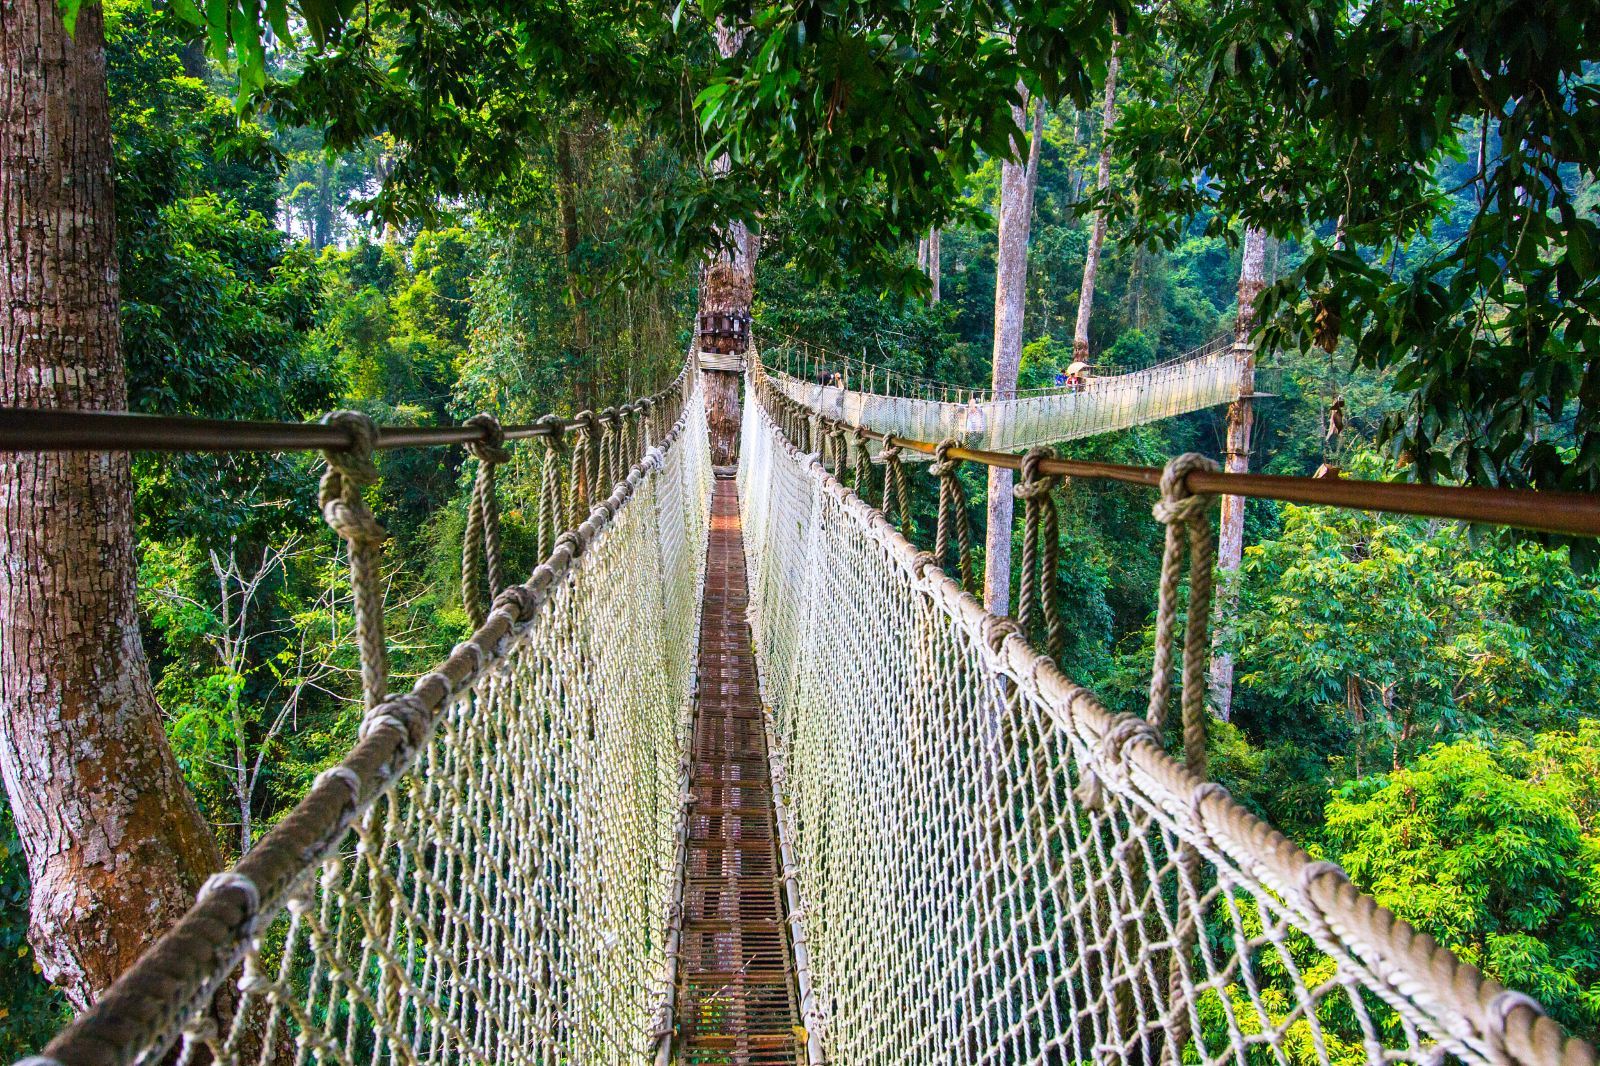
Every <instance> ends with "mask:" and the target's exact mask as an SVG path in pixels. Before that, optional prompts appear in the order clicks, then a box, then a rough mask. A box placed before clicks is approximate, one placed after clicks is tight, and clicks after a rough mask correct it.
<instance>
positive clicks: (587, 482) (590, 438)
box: [567, 411, 600, 527]
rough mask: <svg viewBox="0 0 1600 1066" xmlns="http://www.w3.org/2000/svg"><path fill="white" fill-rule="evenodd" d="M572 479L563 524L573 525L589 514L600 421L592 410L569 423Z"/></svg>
mask: <svg viewBox="0 0 1600 1066" xmlns="http://www.w3.org/2000/svg"><path fill="white" fill-rule="evenodd" d="M573 421H574V422H575V423H576V425H574V426H573V441H572V477H571V479H570V480H569V481H568V483H567V525H568V526H569V527H570V526H575V525H577V524H578V523H579V522H581V521H583V519H584V516H585V515H587V514H588V513H589V495H590V493H591V491H592V489H593V482H594V469H593V467H594V461H595V454H594V451H595V443H596V440H597V439H598V437H599V435H600V419H599V417H598V416H597V415H596V414H595V413H594V412H593V411H580V412H579V413H578V416H577V418H575V419H574V420H573Z"/></svg>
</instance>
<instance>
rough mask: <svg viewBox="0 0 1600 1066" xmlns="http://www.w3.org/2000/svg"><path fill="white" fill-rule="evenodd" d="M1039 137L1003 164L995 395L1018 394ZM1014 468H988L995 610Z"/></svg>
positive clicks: (988, 584)
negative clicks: (1023, 157)
mask: <svg viewBox="0 0 1600 1066" xmlns="http://www.w3.org/2000/svg"><path fill="white" fill-rule="evenodd" d="M1012 113H1013V117H1014V118H1015V119H1016V122H1017V125H1018V126H1019V127H1022V126H1024V124H1025V123H1026V122H1027V112H1026V111H1025V110H1024V109H1023V108H1022V107H1014V108H1012ZM1038 163H1039V148H1038V138H1034V143H1033V144H1031V145H1029V148H1028V160H1027V162H1026V163H1025V164H1017V163H1012V162H1010V161H1009V160H1008V161H1006V162H1005V163H1003V164H1001V167H1000V234H999V250H998V253H997V255H996V262H995V285H994V376H993V378H992V381H991V384H992V386H993V388H994V396H995V399H997V400H1005V399H1012V398H1014V397H1015V396H1016V394H1017V370H1018V368H1019V367H1020V366H1021V363H1022V320H1023V313H1024V311H1025V310H1026V308H1027V301H1028V231H1029V229H1030V228H1031V227H1032V224H1033V193H1032V190H1033V187H1034V185H1035V184H1036V182H1037V181H1038V178H1037V174H1038ZM1011 482H1012V478H1011V471H1009V470H1004V469H1001V468H1000V467H994V466H991V467H990V468H989V528H988V532H987V533H986V534H985V545H984V546H985V559H986V562H985V564H984V577H983V605H984V606H985V607H987V608H988V609H989V610H990V611H991V612H992V613H994V614H999V615H1004V614H1009V613H1011V514H1012V504H1013V502H1014V501H1013V499H1012V496H1011Z"/></svg>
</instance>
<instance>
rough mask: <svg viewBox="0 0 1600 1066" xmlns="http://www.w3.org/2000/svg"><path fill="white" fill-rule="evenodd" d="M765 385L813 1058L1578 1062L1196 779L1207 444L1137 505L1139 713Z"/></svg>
mask: <svg viewBox="0 0 1600 1066" xmlns="http://www.w3.org/2000/svg"><path fill="white" fill-rule="evenodd" d="M758 379H759V367H757V368H756V369H755V371H754V372H753V373H752V375H751V377H750V379H749V383H748V386H747V394H746V403H745V409H744V436H743V442H742V450H741V459H740V479H741V482H742V484H743V486H744V492H743V493H742V498H743V500H744V501H745V502H744V509H745V514H744V528H745V536H746V548H747V552H748V555H749V558H750V564H751V565H750V574H751V618H752V626H753V631H754V639H755V644H756V651H757V660H758V664H759V667H760V673H761V682H762V687H763V696H764V699H765V701H766V702H767V703H768V705H769V706H770V708H771V712H772V732H773V740H774V752H775V755H774V758H775V762H776V764H777V765H778V766H779V772H778V773H776V774H775V781H776V784H777V787H778V789H779V793H780V799H781V805H780V807H781V819H782V821H783V826H782V828H783V832H784V834H785V838H786V839H787V840H788V841H789V842H790V843H791V845H792V847H793V849H794V852H795V866H796V871H797V880H798V887H799V896H800V901H801V907H800V911H799V913H800V915H801V916H802V917H803V921H804V926H805V931H806V937H807V942H808V949H809V953H810V954H809V962H810V971H811V975H812V979H813V989H814V997H813V1002H812V1003H811V1004H810V1005H809V1008H808V1016H807V1019H806V1024H807V1026H808V1027H814V1028H815V1030H816V1031H818V1032H820V1033H821V1034H822V1039H823V1043H824V1047H825V1050H826V1054H827V1060H828V1061H830V1062H839V1063H850V1064H852V1066H861V1064H876V1063H906V1064H911V1063H926V1062H941V1063H956V1064H978V1063H983V1064H996V1066H998V1064H1001V1063H1004V1064H1007V1066H1013V1064H1024V1063H1065V1062H1125V1063H1132V1062H1137V1063H1141V1064H1146V1066H1149V1064H1156V1063H1167V1064H1172V1066H1177V1064H1178V1063H1222V1062H1235V1063H1243V1062H1249V1063H1257V1062H1259V1063H1302V1062H1308V1063H1309V1062H1318V1063H1350V1062H1370V1063H1388V1062H1397V1061H1404V1062H1419V1063H1421V1062H1427V1063H1435V1062H1442V1061H1449V1060H1451V1059H1455V1060H1459V1061H1465V1062H1474V1063H1507V1062H1514V1063H1567V1064H1571V1066H1580V1064H1581V1066H1592V1064H1594V1063H1595V1062H1596V1057H1595V1052H1594V1049H1593V1048H1591V1047H1590V1046H1589V1045H1588V1044H1586V1043H1584V1042H1582V1041H1581V1040H1577V1039H1574V1038H1570V1037H1567V1036H1566V1035H1565V1034H1564V1033H1563V1032H1562V1030H1561V1029H1560V1027H1559V1026H1558V1025H1557V1024H1556V1023H1554V1022H1553V1021H1551V1020H1550V1019H1548V1018H1546V1017H1545V1016H1544V1014H1543V1012H1542V1010H1541V1009H1540V1008H1539V1006H1538V1004H1537V1003H1535V1002H1534V1001H1533V1000H1531V999H1529V998H1528V997H1526V996H1524V995H1521V994H1519V993H1516V992H1512V991H1508V990H1506V989H1505V988H1503V987H1502V986H1500V985H1499V984H1497V983H1496V982H1494V981H1492V980H1488V979H1486V978H1485V977H1483V976H1482V975H1481V974H1480V973H1479V972H1478V971H1477V970H1476V969H1474V968H1473V967H1471V966H1468V965H1466V964H1464V963H1462V962H1460V961H1459V960H1458V959H1456V958H1455V957H1454V956H1453V955H1452V954H1451V953H1450V952H1449V951H1447V950H1445V949H1443V948H1442V947H1440V946H1439V945H1438V944H1437V943H1435V942H1434V941H1433V940H1432V939H1431V938H1429V937H1428V936H1426V935H1424V934H1421V933H1419V932H1417V931H1416V930H1415V929H1413V928H1411V927H1410V926H1409V925H1407V924H1406V923H1405V922H1403V921H1401V920H1400V919H1398V918H1397V917H1395V916H1394V915H1393V914H1392V913H1390V912H1389V911H1387V910H1385V909H1384V908H1382V907H1380V906H1378V905H1377V903H1375V902H1374V901H1373V900H1372V899H1371V898H1370V897H1368V896H1366V895H1364V894H1362V893H1361V892H1359V891H1358V890H1357V889H1356V888H1355V887H1354V886H1353V885H1352V884H1351V882H1350V881H1349V880H1348V879H1347V878H1346V876H1345V875H1344V873H1343V872H1342V871H1341V870H1340V869H1339V868H1338V867H1337V866H1335V865H1333V864H1331V863H1327V862H1316V861H1313V860H1312V858H1311V857H1310V856H1309V855H1307V854H1306V852H1305V851H1303V850H1302V849H1301V848H1299V847H1298V846H1296V845H1295V844H1294V843H1293V842H1292V841H1290V840H1288V839H1287V838H1285V837H1284V836H1282V835H1281V834H1279V833H1277V832H1276V831H1275V830H1273V829H1272V828H1271V827H1270V826H1268V825H1266V824H1264V823H1263V822H1261V821H1260V820H1259V819H1257V818H1256V817H1254V816H1253V815H1251V814H1250V813H1249V812H1248V811H1246V810H1245V809H1244V808H1243V807H1241V806H1240V805H1239V804H1238V803H1236V802H1235V801H1234V800H1233V799H1232V798H1231V797H1230V796H1229V795H1228V793H1227V792H1226V791H1225V790H1224V789H1223V788H1222V787H1221V786H1219V785H1217V784H1216V783H1214V782H1212V781H1210V780H1208V779H1207V776H1206V773H1205V764H1204V744H1203V733H1201V732H1198V731H1197V730H1198V729H1199V728H1200V727H1201V726H1203V716H1204V713H1205V712H1204V706H1203V685H1202V684H1201V682H1200V680H1199V679H1200V676H1201V673H1200V671H1201V670H1202V669H1203V668H1202V667H1201V665H1200V663H1201V661H1202V657H1203V655H1204V653H1205V651H1206V648H1205V645H1206V642H1207V638H1206V635H1205V632H1204V617H1203V616H1204V615H1205V614H1206V612H1204V611H1203V610H1202V611H1201V612H1200V615H1201V616H1202V617H1199V618H1195V619H1190V620H1187V621H1185V622H1182V623H1180V621H1179V618H1180V612H1179V609H1178V603H1179V597H1178V595H1177V592H1178V590H1179V584H1178V582H1179V577H1180V575H1181V572H1182V569H1183V551H1184V548H1185V546H1187V548H1188V551H1189V556H1190V558H1189V564H1188V569H1189V572H1190V574H1191V575H1195V574H1199V573H1200V572H1201V571H1205V572H1207V573H1208V572H1209V568H1210V566H1211V557H1210V548H1209V544H1210V532H1209V519H1208V518H1207V517H1206V514H1205V508H1206V506H1207V505H1208V504H1209V502H1210V501H1209V499H1208V498H1207V497H1204V496H1193V495H1189V494H1188V490H1187V489H1186V488H1185V485H1186V482H1187V481H1188V480H1192V479H1198V477H1199V472H1197V470H1190V469H1188V467H1186V466H1185V465H1184V464H1185V463H1187V464H1189V465H1190V466H1192V465H1193V464H1195V463H1203V460H1200V459H1199V457H1187V458H1186V459H1185V460H1184V461H1183V462H1179V463H1176V464H1175V466H1174V467H1172V468H1169V470H1168V472H1167V476H1166V478H1165V479H1164V481H1165V484H1164V486H1163V496H1162V502H1161V504H1160V505H1158V508H1157V517H1158V518H1159V519H1160V520H1161V521H1163V522H1165V523H1167V555H1166V560H1165V563H1164V566H1163V590H1162V591H1163V595H1162V604H1161V608H1160V610H1159V612H1158V613H1159V614H1160V621H1161V625H1162V631H1163V633H1164V634H1165V636H1164V637H1162V639H1161V641H1160V643H1161V644H1162V646H1163V647H1164V648H1165V649H1166V651H1165V655H1166V660H1165V661H1164V662H1163V663H1161V664H1159V665H1158V667H1157V669H1156V670H1155V671H1154V678H1153V683H1152V686H1151V714H1150V717H1149V718H1148V719H1147V718H1141V717H1136V716H1130V715H1121V716H1118V715H1112V714H1110V713H1109V712H1107V711H1106V710H1105V708H1104V707H1103V706H1102V705H1101V703H1100V702H1099V701H1098V700H1097V699H1096V698H1095V696H1094V695H1093V694H1092V693H1090V692H1088V691H1086V690H1084V689H1082V688H1080V687H1078V686H1076V685H1074V684H1072V683H1071V682H1070V681H1068V680H1067V678H1066V676H1065V675H1064V674H1063V673H1062V671H1061V670H1060V669H1058V668H1057V666H1056V664H1055V663H1054V662H1052V661H1051V660H1050V659H1049V658H1047V657H1046V656H1044V655H1041V654H1040V653H1039V652H1037V651H1035V650H1034V648H1033V646H1031V645H1030V643H1029V642H1028V641H1027V640H1026V639H1025V637H1024V635H1023V634H1022V633H1021V631H1020V627H1019V626H1018V625H1017V624H1016V623H1014V622H1011V621H1008V620H1005V619H1001V618H998V617H995V616H992V615H989V614H988V613H986V612H985V611H984V610H983V608H982V606H981V604H980V603H979V602H978V601H977V600H976V599H974V598H973V597H972V595H970V594H969V593H968V592H966V591H964V590H963V589H962V587H961V586H960V585H959V584H958V583H957V582H956V581H955V580H953V579H952V578H951V577H949V576H947V575H946V574H945V573H944V572H943V571H942V570H941V569H940V568H939V566H938V565H937V564H936V561H935V558H934V556H933V555H932V554H931V553H925V552H919V551H917V549H916V548H915V547H914V546H913V545H912V544H911V543H910V542H909V541H908V540H906V538H905V537H904V536H902V534H901V533H900V532H899V531H897V530H896V529H895V528H894V527H893V525H891V523H890V522H889V521H888V519H886V518H885V516H884V515H883V513H882V512H881V511H879V510H878V509H876V508H875V507H874V506H872V505H871V504H869V503H867V502H865V501H864V500H863V499H862V498H861V496H859V495H857V493H856V492H855V491H851V490H850V489H847V488H845V487H844V486H843V485H842V484H840V482H839V481H838V480H837V479H835V478H834V477H833V476H832V475H830V474H829V472H828V470H827V469H826V466H825V462H826V461H830V460H831V461H832V462H833V465H835V466H836V467H844V468H845V470H846V473H847V474H848V473H849V472H850V468H851V463H849V462H846V461H842V460H839V459H837V458H836V457H835V456H834V455H832V454H830V452H829V451H825V450H822V449H820V448H818V447H817V444H818V443H819V442H817V441H813V440H810V439H805V434H806V433H807V432H808V427H807V424H806V419H805V418H803V417H800V416H797V415H796V414H795V413H794V411H793V410H786V408H789V407H790V405H789V404H786V403H783V402H781V399H780V397H781V394H779V393H776V392H772V393H767V394H766V395H765V396H763V395H762V393H763V392H765V390H764V389H760V388H758V386H757V382H758ZM775 416H776V417H775ZM834 432H836V430H832V429H825V431H824V433H823V437H824V441H825V440H826V438H827V437H828V436H831V435H832V433H834ZM792 440H795V441H797V442H798V443H799V445H800V447H798V448H797V447H796V445H795V443H791V441H792ZM818 451H822V455H821V456H818V455H817V454H816V452H818ZM941 458H942V460H943V461H948V459H949V457H948V455H946V456H943V457H941ZM1043 465H1044V464H1036V466H1035V470H1034V472H1033V474H1032V476H1028V475H1026V474H1025V478H1024V484H1032V485H1039V486H1041V487H1040V488H1039V490H1038V491H1037V492H1035V493H1034V494H1033V495H1031V496H1030V495H1027V494H1024V499H1025V500H1033V501H1038V502H1036V503H1035V507H1043V506H1044V504H1043V502H1042V501H1043V500H1044V499H1046V498H1047V493H1048V488H1047V487H1044V483H1043V481H1042V480H1041V478H1040V470H1039V469H1038V467H1040V466H1043ZM1025 469H1026V468H1025ZM868 472H869V474H870V470H869V471H868ZM866 487H867V488H869V490H870V489H871V488H872V486H871V485H870V483H869V485H868V486H866ZM876 499H877V497H876V496H875V497H874V501H876ZM1036 517H1037V520H1038V522H1039V524H1040V528H1041V530H1044V529H1047V527H1048V521H1049V519H1048V517H1047V515H1045V514H1044V513H1042V512H1041V513H1040V514H1039V515H1038V516H1036ZM948 536H949V534H947V537H948ZM950 546H951V545H950V543H949V542H948V540H947V541H946V544H945V550H946V551H948V550H949V548H950ZM1169 585H1170V586H1171V587H1170V588H1169V587H1168V586H1169ZM1192 595H1193V596H1194V597H1196V598H1197V600H1198V599H1203V597H1204V589H1203V588H1202V587H1201V586H1200V585H1199V584H1197V585H1195V587H1194V588H1193V589H1192ZM1177 658H1181V660H1182V667H1183V674H1184V680H1185V682H1186V683H1185V684H1184V685H1182V686H1180V687H1179V688H1178V689H1177V691H1180V692H1181V693H1182V700H1181V703H1182V710H1183V723H1182V724H1183V727H1184V728H1183V730H1182V732H1183V735H1184V743H1183V745H1182V748H1183V755H1182V758H1181V759H1175V758H1173V757H1172V756H1171V755H1169V754H1168V753H1167V751H1166V749H1165V747H1164V744H1163V735H1162V730H1161V725H1162V723H1163V721H1164V719H1165V717H1166V713H1167V712H1166V706H1167V704H1168V702H1169V700H1170V698H1171V694H1172V692H1173V691H1174V686H1173V683H1172V679H1171V678H1170V677H1169V676H1168V674H1169V670H1170V668H1171V666H1172V665H1173V660H1174V659H1177ZM1197 741H1198V743H1197Z"/></svg>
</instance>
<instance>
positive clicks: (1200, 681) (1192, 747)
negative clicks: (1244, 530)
mask: <svg viewBox="0 0 1600 1066" xmlns="http://www.w3.org/2000/svg"><path fill="white" fill-rule="evenodd" d="M1216 469H1217V464H1216V463H1215V462H1214V461H1213V460H1211V459H1208V458H1206V457H1205V456H1203V455H1197V454H1195V453H1194V452H1189V453H1187V454H1185V455H1180V456H1178V457H1177V458H1176V459H1173V460H1172V461H1171V462H1169V463H1168V464H1167V468H1166V470H1165V471H1163V472H1162V474H1161V499H1160V501H1158V502H1157V503H1156V505H1155V508H1154V509H1153V512H1152V513H1153V514H1154V515H1155V518H1156V521H1158V522H1160V523H1162V524H1163V525H1165V526H1166V527H1167V536H1166V545H1165V547H1164V549H1163V551H1162V555H1161V590H1160V593H1159V596H1158V598H1157V601H1156V652H1155V662H1154V664H1153V665H1152V667H1151V671H1150V703H1149V707H1148V709H1147V710H1146V711H1145V719H1146V720H1147V721H1148V722H1149V723H1150V724H1151V725H1152V726H1154V727H1155V728H1156V729H1158V730H1159V729H1161V728H1162V727H1163V726H1164V725H1165V723H1166V718H1167V705H1168V704H1169V703H1170V702H1171V699H1172V652H1173V648H1172V645H1173V639H1174V636H1175V634H1176V632H1177V628H1178V578H1179V574H1180V570H1181V568H1182V558H1181V556H1182V553H1183V547H1184V542H1185V540H1187V542H1188V547H1189V610H1188V614H1187V617H1186V618H1185V621H1184V635H1183V697H1182V712H1183V753H1184V761H1185V762H1186V764H1187V765H1188V768H1189V769H1190V770H1192V771H1193V772H1195V773H1197V774H1201V775H1204V774H1205V768H1206V720H1205V715H1206V688H1205V672H1206V656H1207V653H1208V652H1209V651H1210V644H1211V637H1210V633H1209V626H1210V622H1211V588H1212V574H1211V566H1212V561H1213V559H1214V557H1215V555H1216V545H1215V543H1214V542H1213V540H1212V537H1211V518H1210V515H1209V513H1208V509H1209V508H1210V506H1211V500H1212V497H1211V496H1209V495H1206V496H1200V495H1195V494H1192V493H1191V492H1190V491H1189V488H1188V484H1187V482H1186V480H1185V479H1186V478H1187V477H1188V476H1189V474H1190V473H1191V472H1192V471H1195V470H1206V471H1214V470H1216Z"/></svg>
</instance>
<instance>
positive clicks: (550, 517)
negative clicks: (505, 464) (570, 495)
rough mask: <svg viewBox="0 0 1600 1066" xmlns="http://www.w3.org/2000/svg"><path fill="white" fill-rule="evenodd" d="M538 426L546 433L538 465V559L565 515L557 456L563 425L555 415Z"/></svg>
mask: <svg viewBox="0 0 1600 1066" xmlns="http://www.w3.org/2000/svg"><path fill="white" fill-rule="evenodd" d="M537 424H538V425H540V426H542V427H544V428H545V429H547V430H549V435H548V436H546V437H545V438H544V456H543V457H542V459H541V462H540V466H539V520H538V528H537V530H536V531H535V536H536V537H537V540H538V546H537V551H538V554H539V558H540V559H544V558H547V557H548V556H549V555H550V552H551V550H552V549H553V548H555V546H556V537H557V536H558V535H560V533H561V532H562V526H563V525H564V524H565V523H564V521H563V520H564V519H565V518H566V512H565V509H564V501H563V499H562V496H561V456H562V453H563V452H565V451H566V447H567V442H566V437H565V433H566V426H565V425H564V424H563V423H562V421H561V419H560V418H559V417H557V416H556V415H545V416H544V417H543V418H541V419H539V421H538V423H537Z"/></svg>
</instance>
